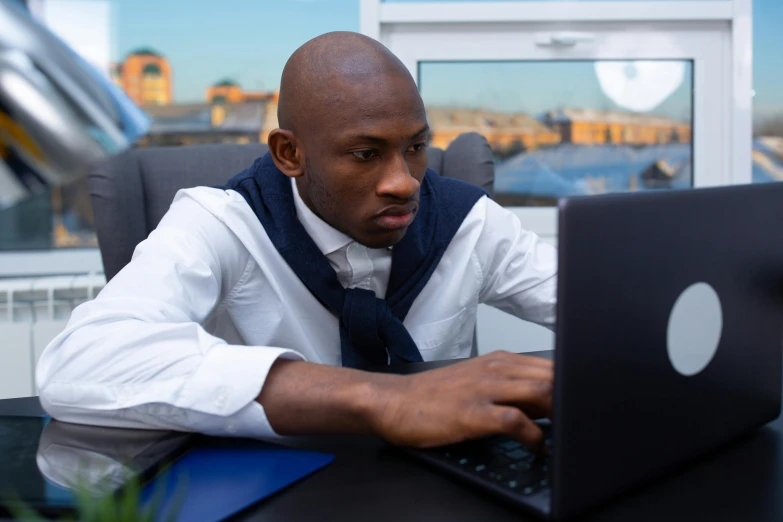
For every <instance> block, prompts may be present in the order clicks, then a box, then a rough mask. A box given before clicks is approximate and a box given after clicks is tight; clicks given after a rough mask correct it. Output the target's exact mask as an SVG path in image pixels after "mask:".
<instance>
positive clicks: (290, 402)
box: [257, 352, 553, 450]
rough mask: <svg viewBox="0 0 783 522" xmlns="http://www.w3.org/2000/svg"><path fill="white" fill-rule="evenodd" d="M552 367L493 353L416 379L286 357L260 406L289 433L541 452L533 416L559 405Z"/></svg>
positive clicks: (546, 362)
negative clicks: (497, 444)
mask: <svg viewBox="0 0 783 522" xmlns="http://www.w3.org/2000/svg"><path fill="white" fill-rule="evenodd" d="M552 377H553V364H552V362H551V361H549V360H546V359H542V358H539V357H529V356H524V355H515V354H510V353H507V352H494V353H491V354H488V355H484V356H482V357H477V358H475V359H470V360H467V361H464V362H459V363H455V364H453V365H451V366H447V367H445V368H440V369H437V370H432V371H427V372H422V373H419V374H415V375H408V376H402V375H387V374H376V373H369V372H363V371H358V370H352V369H348V368H335V367H331V366H324V365H320V364H312V363H306V362H299V361H285V360H279V361H277V362H276V363H275V364H274V365H273V366H272V369H271V370H270V371H269V375H268V377H267V380H266V383H265V384H264V388H263V389H262V391H261V394H260V395H259V396H258V399H257V401H258V402H259V403H261V404H262V405H263V406H264V409H265V412H266V415H267V418H268V419H269V422H270V424H271V425H272V427H273V428H274V429H275V430H276V431H277V432H278V433H280V434H282V435H304V434H313V433H364V434H371V433H372V434H375V435H378V436H380V437H382V438H384V439H385V440H387V441H388V442H390V443H392V444H397V445H406V446H417V447H430V446H439V445H444V444H450V443H455V442H460V441H463V440H467V439H473V438H479V437H483V436H487V435H495V434H502V435H507V436H509V437H511V438H514V439H516V440H519V441H520V442H522V443H524V444H526V445H528V446H529V447H531V448H533V449H537V450H542V449H543V434H542V432H541V430H540V428H539V427H538V426H536V425H535V424H534V423H533V422H532V421H531V419H532V418H540V417H547V416H549V415H550V412H551V408H552Z"/></svg>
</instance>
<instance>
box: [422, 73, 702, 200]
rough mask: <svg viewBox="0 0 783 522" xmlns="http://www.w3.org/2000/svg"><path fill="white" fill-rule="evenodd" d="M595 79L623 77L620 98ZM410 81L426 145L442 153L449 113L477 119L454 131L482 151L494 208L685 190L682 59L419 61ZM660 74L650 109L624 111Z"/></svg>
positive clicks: (688, 176) (687, 161) (687, 106)
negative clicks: (489, 153) (483, 144)
mask: <svg viewBox="0 0 783 522" xmlns="http://www.w3.org/2000/svg"><path fill="white" fill-rule="evenodd" d="M646 65H647V66H649V67H647V68H645V66H646ZM640 70H641V71H643V72H640ZM602 73H604V74H607V73H608V74H609V75H610V78H611V80H614V79H615V78H614V77H615V76H618V75H619V76H620V77H621V80H622V79H623V78H626V77H627V76H630V78H627V79H626V80H625V81H626V83H625V85H623V86H621V87H622V92H620V93H611V92H610V93H607V92H606V91H605V90H603V87H602V85H601V81H602V78H601V76H600V75H601V74H602ZM418 74H419V87H420V90H421V95H422V98H423V99H424V103H425V106H426V107H427V108H428V111H429V118H430V127H431V128H432V143H433V144H435V145H437V146H440V147H447V146H448V144H449V142H450V141H451V140H452V139H453V138H454V137H456V136H457V135H458V132H454V131H453V129H454V128H455V125H450V124H449V123H450V122H451V121H453V119H454V118H453V115H454V114H460V113H462V112H466V111H472V112H474V113H476V114H479V115H480V117H479V118H478V119H475V118H474V119H473V121H474V122H475V123H474V126H473V127H472V128H468V127H470V125H468V126H467V127H466V126H465V125H461V126H460V130H461V131H465V130H474V131H476V132H479V133H481V134H483V135H484V136H485V137H486V138H487V140H488V141H489V143H490V145H491V146H492V148H493V152H494V154H495V160H496V167H495V198H496V200H497V201H498V202H500V203H501V204H505V205H510V206H546V205H554V204H555V203H556V201H557V198H558V197H562V196H571V195H586V194H598V193H605V192H623V191H643V190H656V189H664V188H686V187H691V186H692V185H693V175H692V172H693V169H692V161H691V160H692V157H693V154H692V151H693V147H692V143H691V128H692V120H693V116H692V114H693V103H692V99H691V98H692V91H693V64H692V62H691V61H672V62H666V61H661V62H650V63H636V64H635V65H630V64H627V63H624V62H616V63H615V62H609V61H496V62H492V61H472V62H467V61H462V62H460V61H455V62H427V61H423V62H419V73H418ZM663 75H669V77H672V76H676V77H674V78H673V80H674V81H673V82H671V83H670V84H669V85H667V86H666V89H667V91H665V92H662V93H660V94H658V97H657V98H656V99H653V100H650V101H648V102H647V105H652V104H653V103H654V104H655V106H654V108H653V109H652V110H649V111H644V112H642V111H633V110H631V109H629V108H628V107H629V106H631V107H634V106H636V107H637V108H638V107H639V106H640V104H643V103H644V102H645V100H644V99H642V98H643V97H644V96H648V95H649V94H650V91H651V90H653V87H651V85H650V84H651V83H653V84H654V83H663V81H665V79H664V78H662V76H663ZM604 81H607V80H605V79H604ZM610 94H611V95H616V96H615V98H614V100H613V99H612V97H611V96H610ZM653 94H655V93H653ZM622 104H625V107H624V106H623V105H622ZM634 104H635V105H634ZM644 108H647V107H646V106H645V107H644ZM444 114H450V115H452V117H451V118H444V117H443V115H444ZM678 129H684V132H683V134H682V136H680V135H679V134H678V133H677V130H678ZM662 165H665V166H666V168H665V169H664V168H662V167H661V166H662Z"/></svg>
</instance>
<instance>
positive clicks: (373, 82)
mask: <svg viewBox="0 0 783 522" xmlns="http://www.w3.org/2000/svg"><path fill="white" fill-rule="evenodd" d="M324 88H325V89H329V90H330V92H333V93H335V94H334V95H333V96H332V97H331V98H329V101H328V102H327V103H325V104H324V105H323V106H322V107H323V110H322V111H317V112H318V114H315V115H314V117H313V119H312V121H310V122H308V125H307V130H306V135H305V136H301V138H302V139H301V146H302V147H303V149H304V157H305V165H304V167H305V171H304V176H301V177H299V178H298V179H297V183H298V188H299V191H300V193H301V195H302V198H303V199H304V201H305V202H306V203H307V204H308V206H310V208H311V209H313V210H314V211H315V213H316V214H318V215H319V216H320V217H321V218H322V219H323V220H324V221H326V222H327V223H329V224H330V225H332V226H333V227H335V228H336V229H338V230H340V231H341V232H343V233H345V234H347V235H349V236H350V237H352V238H353V239H355V240H356V241H358V242H360V243H362V244H364V245H366V246H368V247H370V248H383V247H388V246H392V245H394V244H396V243H397V242H399V241H400V240H401V239H402V238H403V236H404V235H405V231H406V230H407V228H408V226H409V225H410V224H411V222H412V221H413V219H414V218H415V216H416V212H417V211H418V208H419V189H420V187H421V181H422V179H423V178H424V173H425V171H426V169H427V148H426V141H427V137H428V133H429V129H428V127H427V118H426V114H425V111H424V105H423V103H422V101H421V97H420V96H419V93H418V91H417V90H416V86H415V85H414V84H413V82H411V80H410V78H409V77H408V78H405V77H403V76H401V75H393V74H390V75H382V76H381V75H379V76H378V77H375V78H371V79H369V80H364V81H362V82H359V83H355V84H347V83H346V82H344V81H341V82H339V83H338V82H337V81H335V82H334V85H325V86H324Z"/></svg>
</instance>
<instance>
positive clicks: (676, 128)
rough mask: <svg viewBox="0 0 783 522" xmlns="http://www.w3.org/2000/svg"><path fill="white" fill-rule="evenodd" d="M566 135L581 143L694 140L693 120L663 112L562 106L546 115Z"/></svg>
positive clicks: (645, 142)
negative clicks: (634, 112)
mask: <svg viewBox="0 0 783 522" xmlns="http://www.w3.org/2000/svg"><path fill="white" fill-rule="evenodd" d="M543 122H544V123H546V124H547V125H548V126H549V127H551V128H552V130H554V131H555V132H557V133H558V134H560V136H562V140H563V143H574V144H577V145H602V144H618V145H619V144H627V145H657V144H667V143H690V142H691V124H690V123H687V122H683V121H679V120H675V119H673V118H667V117H663V116H654V115H645V114H633V113H623V112H610V111H596V110H592V109H559V110H555V111H550V112H548V113H547V114H546V116H545V117H544V119H543Z"/></svg>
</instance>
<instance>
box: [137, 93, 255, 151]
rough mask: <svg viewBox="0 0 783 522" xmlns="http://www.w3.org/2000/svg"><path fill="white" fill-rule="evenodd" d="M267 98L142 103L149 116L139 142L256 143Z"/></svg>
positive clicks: (158, 143)
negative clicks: (186, 102) (238, 101)
mask: <svg viewBox="0 0 783 522" xmlns="http://www.w3.org/2000/svg"><path fill="white" fill-rule="evenodd" d="M268 105H269V104H268V103H267V102H259V101H253V102H243V103H215V104H212V103H190V104H176V105H149V106H145V107H143V109H144V111H145V112H146V113H147V115H148V116H149V117H150V118H151V120H152V123H151V126H150V130H149V132H148V133H147V136H145V137H144V138H143V139H142V141H141V142H140V146H147V147H151V146H171V145H197V144H204V143H258V142H261V141H262V138H265V136H266V135H268V133H269V130H268V129H267V130H266V135H265V134H264V131H265V129H264V122H265V121H266V120H267V114H266V112H267V108H268Z"/></svg>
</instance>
